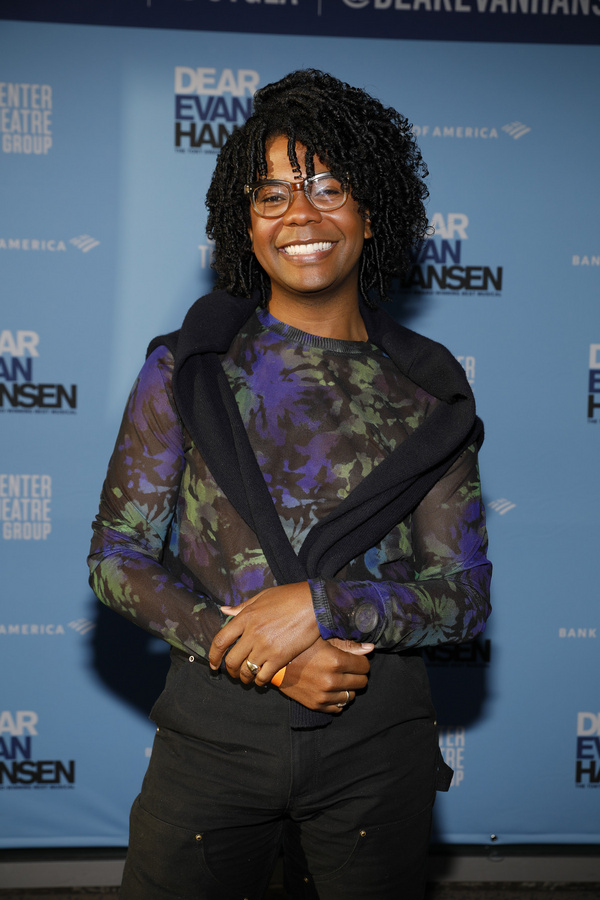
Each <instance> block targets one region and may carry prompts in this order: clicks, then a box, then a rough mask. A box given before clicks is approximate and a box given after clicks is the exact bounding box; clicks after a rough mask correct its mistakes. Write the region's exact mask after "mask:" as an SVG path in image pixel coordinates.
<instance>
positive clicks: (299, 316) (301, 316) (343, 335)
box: [269, 297, 368, 341]
mask: <svg viewBox="0 0 600 900" xmlns="http://www.w3.org/2000/svg"><path fill="white" fill-rule="evenodd" d="M269 312H270V313H271V315H272V316H274V317H275V318H276V319H279V321H280V322H285V324H286V325H292V326H293V327H294V328H297V329H298V330H299V331H304V332H306V333H307V334H314V335H317V337H325V338H335V339H336V340H338V341H366V340H367V339H368V336H367V329H366V327H365V323H364V322H363V320H362V316H361V314H360V310H359V308H358V299H356V300H355V301H354V302H353V303H347V302H346V303H344V302H329V303H315V302H314V301H310V300H308V301H306V302H303V301H295V302H294V303H289V302H287V301H282V300H280V299H278V298H277V297H272V298H271V300H270V301H269Z"/></svg>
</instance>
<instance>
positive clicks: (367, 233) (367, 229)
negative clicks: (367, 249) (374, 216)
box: [364, 215, 373, 240]
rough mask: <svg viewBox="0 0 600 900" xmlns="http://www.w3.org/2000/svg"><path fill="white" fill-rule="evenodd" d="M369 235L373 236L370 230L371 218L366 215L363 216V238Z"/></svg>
mask: <svg viewBox="0 0 600 900" xmlns="http://www.w3.org/2000/svg"><path fill="white" fill-rule="evenodd" d="M370 237H373V232H372V231H371V218H370V216H369V215H367V216H366V218H365V232H364V239H365V240H367V239H368V238H370Z"/></svg>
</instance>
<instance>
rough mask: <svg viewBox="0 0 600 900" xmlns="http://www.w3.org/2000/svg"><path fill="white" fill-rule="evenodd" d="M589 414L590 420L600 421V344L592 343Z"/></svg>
mask: <svg viewBox="0 0 600 900" xmlns="http://www.w3.org/2000/svg"><path fill="white" fill-rule="evenodd" d="M587 414H588V422H594V423H595V424H597V423H598V422H599V421H600V344H590V375H589V382H588V405H587Z"/></svg>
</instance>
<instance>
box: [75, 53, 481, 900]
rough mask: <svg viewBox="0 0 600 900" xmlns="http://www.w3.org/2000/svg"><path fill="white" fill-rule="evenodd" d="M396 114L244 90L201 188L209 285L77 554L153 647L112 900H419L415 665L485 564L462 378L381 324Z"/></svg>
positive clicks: (406, 165) (412, 228)
mask: <svg viewBox="0 0 600 900" xmlns="http://www.w3.org/2000/svg"><path fill="white" fill-rule="evenodd" d="M426 174H427V173H426V168H425V165H424V163H423V161H422V159H421V155H420V152H419V150H418V147H417V146H416V143H415V140H414V136H413V134H412V131H411V127H410V125H409V123H408V121H407V120H406V119H405V118H404V117H403V116H401V115H400V114H399V113H398V112H396V111H395V110H393V109H390V108H385V107H384V106H383V105H382V104H381V103H380V102H379V101H378V100H376V99H374V98H373V97H371V96H369V95H368V94H366V93H365V92H364V91H362V90H360V89H358V88H354V87H351V86H350V85H347V84H345V83H343V82H341V81H339V80H338V79H336V78H334V77H333V76H331V75H327V74H324V73H323V72H319V71H317V70H302V71H298V72H292V73H291V74H290V75H288V76H286V77H285V78H283V79H281V80H280V81H278V82H276V83H274V84H271V85H267V86H266V87H264V88H262V89H261V90H259V91H258V92H257V94H256V95H255V102H254V113H253V115H252V116H251V117H250V118H249V119H248V121H247V122H246V123H245V124H244V125H243V126H242V127H241V128H239V129H237V130H236V131H234V132H233V134H232V135H231V136H230V138H229V139H228V141H227V143H226V144H225V146H224V147H223V149H222V151H221V153H220V154H219V157H218V160H217V165H216V169H215V173H214V176H213V179H212V182H211V185H210V188H209V191H208V194H207V206H208V211H209V216H208V224H207V233H208V235H209V237H210V238H212V239H213V240H214V241H215V261H214V267H215V269H216V272H217V280H216V285H215V291H214V292H213V293H212V294H209V295H208V296H206V297H203V298H201V299H200V300H198V301H197V302H196V303H195V304H194V305H193V306H192V307H191V309H190V311H189V312H188V314H187V316H186V317H185V320H184V322H183V324H182V327H181V328H180V329H179V330H178V331H177V332H174V333H171V334H169V335H163V336H160V337H158V338H156V339H155V340H154V341H153V342H152V343H151V345H150V347H149V351H148V356H147V360H146V363H145V365H144V367H143V368H142V370H141V373H140V375H139V377H138V379H137V381H136V384H135V385H134V387H133V390H132V393H131V395H130V398H129V401H128V404H127V408H126V411H125V415H124V418H123V422H122V425H121V430H120V432H119V435H118V437H117V442H116V445H115V450H114V453H113V456H112V458H111V461H110V464H109V469H108V473H107V478H106V481H105V484H104V487H103V491H102V497H101V502H100V510H99V513H98V516H97V517H96V520H95V523H94V536H93V539H92V546H91V550H90V556H89V564H90V572H91V575H90V582H91V584H92V586H93V588H94V590H95V591H96V593H97V595H98V597H99V598H100V599H101V600H102V601H103V602H105V603H107V604H108V605H109V606H111V607H112V608H113V609H115V610H116V611H118V612H120V613H121V614H123V615H125V616H126V617H128V618H129V619H131V620H132V621H134V622H135V623H136V624H138V625H140V626H141V627H143V628H145V629H146V630H148V631H150V632H151V633H153V634H155V635H159V636H160V637H162V638H163V639H164V640H166V641H168V642H169V644H170V645H171V668H170V671H169V675H168V677H167V683H166V686H165V689H164V691H163V692H162V694H161V695H160V697H159V698H158V700H157V702H156V704H155V705H154V707H153V709H152V712H151V718H152V719H153V721H155V722H156V724H157V732H156V737H155V741H154V746H153V751H152V757H151V760H150V764H149V767H148V772H147V774H146V777H145V779H144V784H143V787H142V791H141V793H140V795H139V797H138V798H137V799H136V801H135V802H134V805H133V808H132V814H131V824H130V844H129V852H128V856H127V861H126V865H125V870H124V876H123V884H122V887H121V894H120V896H121V897H122V898H124V900H142V898H143V900H166V898H174V897H178V898H186V900H187V898H190V900H191V898H209V900H212V898H214V900H234V898H235V900H243V898H247V900H259V898H261V897H262V896H263V894H264V892H265V890H266V888H267V886H268V884H269V880H270V877H271V873H272V870H273V866H274V864H275V862H276V860H277V857H278V855H279V854H280V853H283V858H284V876H285V890H286V893H287V896H288V897H290V898H298V900H300V898H303V900H316V898H320V900H344V898H361V900H363V898H369V897H370V898H374V900H375V898H376V900H387V898H390V900H391V898H392V897H393V898H398V897H401V898H403V900H421V898H422V897H423V895H424V891H425V883H426V868H425V862H426V856H427V846H428V840H429V834H430V829H431V818H432V807H433V801H434V796H435V791H436V789H442V790H447V789H448V786H449V782H450V778H451V771H450V770H449V769H448V767H447V766H445V764H444V762H443V760H442V758H441V755H440V751H439V748H438V741H437V734H436V726H435V713H434V710H433V707H432V703H431V699H430V695H429V688H428V683H427V676H426V673H425V669H424V665H423V661H422V659H421V657H420V654H419V648H420V647H423V646H427V645H432V644H438V643H441V642H463V641H467V640H470V639H473V638H474V637H476V636H477V635H478V634H480V633H481V631H482V630H483V628H484V627H485V621H486V619H487V616H488V615H489V611H490V606H489V582H490V574H491V567H490V564H489V562H488V560H487V557H486V549H487V536H486V531H485V522H484V512H483V505H482V501H481V490H480V483H479V474H478V468H477V453H478V449H479V447H480V445H481V442H482V439H483V429H482V425H481V422H480V420H479V419H478V418H477V416H476V414H475V405H474V401H473V397H472V393H471V390H470V388H469V385H468V383H467V381H466V378H465V376H464V374H463V372H462V369H461V367H460V366H459V365H458V363H457V362H456V361H455V360H454V358H453V357H452V356H451V354H450V353H449V352H448V351H447V350H446V349H445V348H443V347H442V346H441V345H439V344H437V343H434V342H432V341H429V340H428V339H426V338H424V337H421V336H419V335H417V334H415V333H414V332H412V331H409V330H408V329H406V328H404V327H403V326H401V325H399V324H397V323H396V322H395V321H394V320H393V319H392V318H391V317H390V316H388V315H387V314H386V313H384V312H383V310H381V309H380V307H379V302H380V301H382V300H384V299H386V294H387V291H388V290H389V285H390V281H391V279H392V278H393V277H394V276H396V275H399V274H401V273H402V272H403V271H405V270H406V268H407V266H408V264H409V261H410V253H411V249H412V248H413V247H414V246H415V244H417V243H418V242H419V241H422V240H423V239H424V238H425V237H426V235H427V217H426V214H425V208H424V200H425V199H426V197H427V188H426V186H425V183H424V177H425V175H426Z"/></svg>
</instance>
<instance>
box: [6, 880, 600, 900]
mask: <svg viewBox="0 0 600 900" xmlns="http://www.w3.org/2000/svg"><path fill="white" fill-rule="evenodd" d="M117 892H118V888H102V889H100V888H93V887H89V888H40V889H38V890H35V891H32V890H29V889H25V890H16V889H11V890H2V889H0V898H3V900H116V897H117ZM265 900H285V894H284V893H283V891H282V890H281V889H280V888H277V887H276V886H273V887H272V888H270V889H269V891H268V893H267V895H266V897H265ZM340 900H343V898H340ZM425 900H600V884H557V883H551V882H548V883H547V884H544V883H541V882H537V883H531V882H529V883H522V884H520V883H518V882H510V883H505V884H490V883H485V884H484V883H482V882H479V883H476V882H471V883H469V884H456V883H453V884H451V885H441V884H437V885H430V886H429V889H428V891H427V894H426V898H425Z"/></svg>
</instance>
